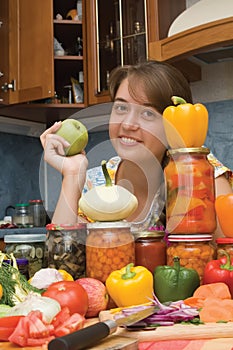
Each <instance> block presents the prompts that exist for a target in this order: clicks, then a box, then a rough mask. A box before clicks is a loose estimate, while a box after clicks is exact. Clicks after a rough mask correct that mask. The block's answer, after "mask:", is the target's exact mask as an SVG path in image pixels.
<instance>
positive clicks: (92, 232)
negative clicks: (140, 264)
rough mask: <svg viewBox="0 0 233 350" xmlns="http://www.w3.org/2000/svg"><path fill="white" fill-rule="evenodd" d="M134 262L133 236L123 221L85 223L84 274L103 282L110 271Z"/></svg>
mask: <svg viewBox="0 0 233 350" xmlns="http://www.w3.org/2000/svg"><path fill="white" fill-rule="evenodd" d="M129 263H135V245H134V237H133V235H132V234H131V231H130V223H128V222H124V221H115V222H95V223H89V224H87V242H86V275H87V277H92V278H96V279H98V280H100V281H102V282H105V281H106V279H107V277H108V276H109V274H110V273H111V272H112V271H115V270H119V269H121V268H122V267H124V266H126V265H127V264H129Z"/></svg>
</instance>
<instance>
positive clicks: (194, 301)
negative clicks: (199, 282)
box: [184, 297, 205, 309]
mask: <svg viewBox="0 0 233 350" xmlns="http://www.w3.org/2000/svg"><path fill="white" fill-rule="evenodd" d="M204 300H205V299H204V298H197V297H189V298H186V299H184V303H185V305H188V306H190V307H195V308H197V309H200V308H201V307H202V306H203V303H204Z"/></svg>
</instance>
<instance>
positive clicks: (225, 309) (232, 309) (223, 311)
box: [199, 298, 233, 323]
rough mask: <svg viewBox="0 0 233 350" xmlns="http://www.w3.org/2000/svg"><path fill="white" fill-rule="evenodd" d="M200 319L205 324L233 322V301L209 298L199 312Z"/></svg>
mask: <svg viewBox="0 0 233 350" xmlns="http://www.w3.org/2000/svg"><path fill="white" fill-rule="evenodd" d="M199 317H200V320H201V321H202V322H204V323H206V322H221V321H222V322H230V321H233V300H229V299H224V300H221V299H220V298H215V299H213V298H209V300H208V298H207V299H206V301H205V303H204V305H203V307H202V309H201V310H200V311H199Z"/></svg>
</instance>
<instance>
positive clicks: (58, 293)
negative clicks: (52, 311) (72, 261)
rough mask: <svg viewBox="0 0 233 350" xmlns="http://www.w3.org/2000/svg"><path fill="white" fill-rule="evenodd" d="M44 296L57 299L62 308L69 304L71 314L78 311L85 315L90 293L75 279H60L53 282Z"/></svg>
mask: <svg viewBox="0 0 233 350" xmlns="http://www.w3.org/2000/svg"><path fill="white" fill-rule="evenodd" d="M43 296H46V297H49V298H52V299H55V300H57V301H58V302H59V303H60V305H61V308H63V307H65V306H67V307H68V308H69V310H70V314H71V315H72V314H74V313H78V314H80V315H82V316H85V314H86V312H87V309H88V295H87V292H86V291H85V289H84V288H83V287H82V286H81V285H80V284H78V283H76V282H74V281H59V282H55V283H52V284H51V285H50V286H49V287H48V288H47V290H46V291H45V292H44V293H43Z"/></svg>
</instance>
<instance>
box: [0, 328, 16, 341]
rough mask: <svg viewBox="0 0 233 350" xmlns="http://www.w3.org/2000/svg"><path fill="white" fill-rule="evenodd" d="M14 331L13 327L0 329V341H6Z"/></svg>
mask: <svg viewBox="0 0 233 350" xmlns="http://www.w3.org/2000/svg"><path fill="white" fill-rule="evenodd" d="M14 330H15V329H14V328H13V327H0V341H8V338H9V336H10V335H11V334H12V333H13V332H14Z"/></svg>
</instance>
